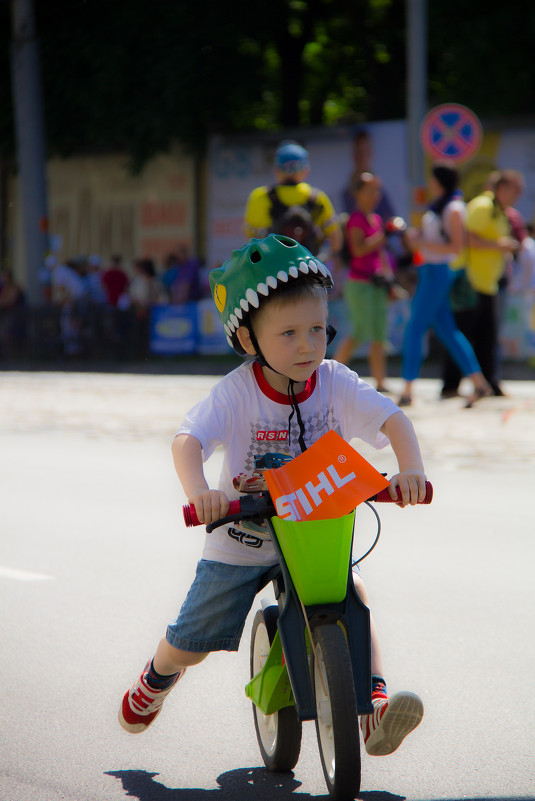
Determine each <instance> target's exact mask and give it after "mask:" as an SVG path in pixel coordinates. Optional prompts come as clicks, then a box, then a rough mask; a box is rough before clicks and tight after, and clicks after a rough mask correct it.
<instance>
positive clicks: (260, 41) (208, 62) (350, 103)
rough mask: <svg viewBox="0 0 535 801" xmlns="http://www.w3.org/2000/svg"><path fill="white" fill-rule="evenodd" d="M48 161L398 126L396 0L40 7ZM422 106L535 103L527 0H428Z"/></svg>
mask: <svg viewBox="0 0 535 801" xmlns="http://www.w3.org/2000/svg"><path fill="white" fill-rule="evenodd" d="M34 2H35V11H36V17H37V26H38V32H39V42H40V48H41V57H42V72H43V81H44V94H45V113H46V125H47V142H48V146H49V150H50V153H51V154H54V153H56V154H62V155H68V154H71V153H79V152H99V151H110V150H120V151H122V152H126V153H128V154H129V155H130V158H131V163H132V166H133V167H134V168H139V167H140V166H141V165H142V164H143V163H144V162H145V160H146V159H148V158H150V157H151V156H152V155H154V154H155V153H157V152H161V151H165V150H166V149H168V147H169V146H170V144H171V143H172V142H173V141H176V140H178V141H180V142H181V143H182V144H184V145H185V146H187V147H189V148H192V149H202V148H203V147H204V144H205V142H206V138H207V136H208V135H210V134H212V133H217V132H219V133H232V132H239V131H252V130H280V129H281V128H291V127H297V126H308V125H333V124H341V123H354V122H362V121H366V120H369V121H377V120H384V119H400V118H403V117H404V116H405V107H406V99H405V74H406V71H405V61H406V57H405V8H406V4H405V2H402V0H269V2H268V0H257V1H256V2H255V3H251V2H249V0H247V1H246V0H233V2H232V4H224V3H221V2H220V0H157V2H153V3H150V2H148V0H114V2H111V3H110V2H109V0H69V2H68V3H65V2H63V0H34ZM428 19H429V41H428V53H429V105H430V106H433V105H436V104H437V103H440V102H461V103H465V104H466V105H467V106H469V107H470V108H472V109H473V110H474V111H475V112H476V113H477V114H478V115H479V116H480V117H483V118H485V117H490V116H491V117H497V116H506V115H507V116H511V115H526V114H527V113H531V109H532V108H533V99H534V98H533V95H534V93H535V61H534V60H533V58H532V56H531V47H532V41H533V40H534V37H535V4H533V3H532V2H531V0H515V3H514V4H513V5H511V4H509V6H503V7H500V8H497V9H493V11H492V13H491V12H489V7H488V3H486V2H485V3H484V2H483V0H470V2H469V3H466V2H461V1H460V0H457V1H456V0H430V1H429V2H428ZM10 30H11V21H10V2H9V0H0V160H1V159H2V156H3V157H4V159H5V158H12V157H13V154H14V145H13V123H12V117H13V114H12V100H11V76H10V63H9V42H10Z"/></svg>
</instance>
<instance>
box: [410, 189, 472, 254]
mask: <svg viewBox="0 0 535 801" xmlns="http://www.w3.org/2000/svg"><path fill="white" fill-rule="evenodd" d="M454 210H455V211H460V212H461V216H462V219H463V220H466V205H465V203H464V200H460V199H458V200H450V202H449V203H448V204H447V205H446V206H445V207H444V209H443V211H442V214H435V212H434V211H431V210H429V211H426V212H425V214H424V216H423V217H422V236H423V238H424V240H425V241H426V242H433V243H434V244H436V243H439V242H447V241H448V239H449V234H450V220H451V214H452V212H453V211H454ZM420 251H421V253H422V256H423V258H424V259H425V261H426V262H427V263H428V264H444V263H446V264H451V263H452V262H454V261H455V260H456V259H458V258H459V257H458V254H456V253H435V252H433V251H431V250H427V248H426V247H425V245H422V247H421V248H420Z"/></svg>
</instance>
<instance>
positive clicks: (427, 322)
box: [398, 162, 491, 406]
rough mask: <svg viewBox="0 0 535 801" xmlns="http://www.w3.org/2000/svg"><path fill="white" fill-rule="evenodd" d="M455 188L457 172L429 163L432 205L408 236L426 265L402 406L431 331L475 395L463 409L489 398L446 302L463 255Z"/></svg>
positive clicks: (406, 357) (407, 343) (405, 360)
mask: <svg viewBox="0 0 535 801" xmlns="http://www.w3.org/2000/svg"><path fill="white" fill-rule="evenodd" d="M458 186H459V172H458V170H457V169H456V168H455V167H453V166H451V165H450V164H444V163H439V162H437V163H436V164H433V166H432V168H431V175H430V178H429V194H430V195H431V198H432V203H431V205H430V206H429V208H428V210H427V211H426V213H425V214H424V216H423V218H422V224H421V229H420V230H419V231H418V230H416V229H411V230H409V231H408V232H407V237H408V241H409V242H410V245H411V247H412V249H413V250H417V251H419V253H420V254H421V256H422V258H423V261H424V263H423V264H421V266H420V267H419V268H418V284H417V287H416V293H415V295H414V297H413V299H412V303H411V316H410V319H409V321H408V323H407V327H406V329H405V334H404V339H403V348H402V376H403V378H404V379H405V386H404V389H403V393H402V395H401V398H400V399H399V401H398V403H399V405H400V406H408V405H409V404H410V403H412V384H413V381H414V380H415V379H416V378H418V375H419V373H420V367H421V365H422V361H423V345H424V337H425V335H426V333H427V332H428V331H429V329H430V328H433V329H434V331H435V333H436V335H437V337H438V338H439V340H440V341H441V342H442V344H443V345H444V347H445V348H446V350H447V351H448V352H449V354H450V355H451V357H452V359H453V360H454V361H455V362H456V364H458V365H459V368H460V370H461V371H462V373H463V375H465V376H469V377H470V378H471V380H472V382H473V385H474V392H473V394H472V395H471V396H470V398H469V399H468V402H467V406H472V405H473V404H474V402H475V401H477V400H479V399H480V398H482V397H484V396H485V395H490V394H491V388H490V386H489V385H488V383H487V381H486V380H485V378H484V376H483V373H482V372H481V367H480V365H479V362H478V361H477V358H476V356H475V353H474V350H473V348H472V346H471V345H470V343H469V342H468V340H467V338H466V337H465V335H464V334H462V333H461V332H460V331H459V329H458V328H457V325H456V323H455V318H454V315H453V311H452V309H451V303H450V297H449V295H450V289H451V286H452V283H453V280H454V278H455V274H454V272H453V270H451V269H450V265H451V264H452V263H453V261H454V260H455V259H457V258H458V257H459V256H460V255H461V254H462V252H463V250H464V247H465V236H466V235H465V219H466V208H465V204H464V201H463V200H462V196H461V194H460V192H459V190H458Z"/></svg>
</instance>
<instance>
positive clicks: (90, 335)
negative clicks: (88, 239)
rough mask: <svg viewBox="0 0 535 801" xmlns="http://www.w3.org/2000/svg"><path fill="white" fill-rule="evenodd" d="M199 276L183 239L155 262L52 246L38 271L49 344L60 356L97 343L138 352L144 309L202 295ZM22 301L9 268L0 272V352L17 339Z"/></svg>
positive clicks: (15, 347)
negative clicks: (64, 254) (56, 251)
mask: <svg viewBox="0 0 535 801" xmlns="http://www.w3.org/2000/svg"><path fill="white" fill-rule="evenodd" d="M203 276H204V272H203V265H202V263H201V262H200V260H199V259H197V258H195V257H193V256H192V255H190V253H189V251H188V249H187V248H186V247H185V246H177V248H176V249H175V251H174V252H173V253H169V255H168V256H167V258H166V260H165V263H164V264H163V265H162V266H161V267H159V266H158V265H157V264H156V263H155V261H154V260H153V259H152V258H148V257H145V258H137V259H135V260H134V261H133V262H132V264H130V265H127V264H125V263H124V261H123V258H122V256H121V255H119V254H116V255H113V256H112V257H111V259H110V260H109V261H107V262H106V261H104V259H103V258H102V257H101V256H99V255H98V254H92V255H90V256H77V257H75V258H72V259H66V260H65V261H62V260H60V259H59V258H58V257H57V256H56V255H53V254H51V255H49V256H48V257H47V258H46V259H45V263H44V265H43V268H42V270H41V274H40V283H41V286H42V288H43V301H44V306H45V307H46V310H47V311H48V314H47V315H46V316H47V320H48V325H47V333H48V336H49V337H50V338H51V339H54V340H55V342H54V343H52V342H51V343H50V344H49V350H50V351H51V352H52V351H53V349H54V344H55V345H57V350H58V351H59V352H60V353H62V354H63V355H65V356H87V355H91V352H92V351H94V350H95V349H96V348H98V347H99V344H100V345H103V346H104V347H105V348H106V349H109V347H110V346H112V347H113V348H114V349H115V351H116V353H117V355H120V356H122V357H128V356H132V357H134V358H135V357H139V356H143V355H145V354H146V350H147V347H148V330H149V322H150V309H151V308H152V307H153V306H154V305H156V304H157V305H162V304H170V303H172V304H179V303H187V302H189V301H196V300H198V299H199V298H201V297H203V296H204V295H205V294H207V293H208V292H209V290H208V287H207V283H206V281H205V280H204V279H203ZM25 305H26V301H25V295H24V291H23V289H22V287H20V286H19V285H18V284H17V283H16V282H15V281H14V279H13V276H12V274H11V273H10V272H9V271H7V270H5V271H4V272H2V273H0V357H4V358H14V357H16V356H17V355H18V354H19V351H20V349H21V347H22V346H23V344H24V338H25V335H26V334H27V330H26V326H25V320H26V315H25ZM44 314H45V312H43V315H44ZM43 315H42V316H43ZM51 321H52V322H51ZM54 322H56V323H57V330H56V331H54V330H53V329H54Z"/></svg>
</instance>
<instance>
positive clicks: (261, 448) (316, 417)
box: [244, 408, 341, 473]
mask: <svg viewBox="0 0 535 801" xmlns="http://www.w3.org/2000/svg"><path fill="white" fill-rule="evenodd" d="M288 414H290V412H289V413H288ZM302 420H303V425H304V428H305V443H307V445H312V443H313V442H315V441H316V440H317V439H319V438H320V437H321V436H323V434H326V433H327V431H330V430H333V431H336V433H337V434H341V430H340V426H339V424H338V421H337V420H336V419H335V416H334V411H333V409H332V408H329V410H328V411H327V413H326V414H325V415H324V416H322V415H321V414H320V413H318V412H314V413H313V414H309V415H303V414H302ZM290 425H291V430H290V432H288V423H287V421H285V423H284V424H281V420H280V418H279V419H277V420H273V419H272V420H257V421H255V422H253V423H251V440H250V445H249V448H248V450H247V453H246V455H245V461H244V472H246V473H252V472H253V471H254V469H255V457H257V456H266V455H267V454H268V453H273V452H278V453H286V454H288V455H289V456H291V457H292V459H294V458H295V457H296V456H299V454H300V453H301V449H300V447H299V442H298V436H299V427H298V425H297V421H296V419H295V416H294V419H293V420H292V421H291V424H290Z"/></svg>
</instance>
